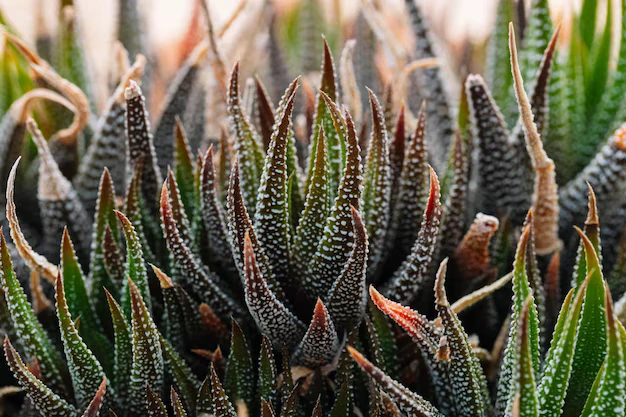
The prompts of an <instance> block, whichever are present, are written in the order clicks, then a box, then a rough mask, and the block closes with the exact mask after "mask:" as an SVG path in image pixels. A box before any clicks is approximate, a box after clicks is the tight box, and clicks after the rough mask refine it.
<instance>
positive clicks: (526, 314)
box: [507, 297, 539, 417]
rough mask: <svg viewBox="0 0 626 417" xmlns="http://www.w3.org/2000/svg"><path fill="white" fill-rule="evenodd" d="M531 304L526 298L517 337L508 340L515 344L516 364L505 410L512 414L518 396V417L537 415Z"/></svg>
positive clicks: (529, 299) (531, 300)
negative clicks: (510, 394) (511, 390)
mask: <svg viewBox="0 0 626 417" xmlns="http://www.w3.org/2000/svg"><path fill="white" fill-rule="evenodd" d="M532 304H533V299H532V297H528V298H527V299H526V301H525V302H524V307H523V308H522V312H521V315H520V323H519V326H518V328H517V335H515V339H514V340H509V343H513V342H515V345H516V346H515V349H516V354H515V357H516V363H515V364H514V366H513V376H512V378H511V380H512V385H513V390H514V395H513V397H512V399H511V402H510V405H509V406H507V409H508V410H511V411H510V412H511V413H512V412H513V409H514V408H515V401H516V400H517V399H518V396H519V408H520V411H519V413H520V414H519V415H520V417H521V416H524V417H533V416H534V417H537V416H538V415H539V407H538V406H539V400H538V398H537V389H536V385H535V369H534V364H533V353H534V352H533V347H532V345H531V337H530V310H531V306H532Z"/></svg>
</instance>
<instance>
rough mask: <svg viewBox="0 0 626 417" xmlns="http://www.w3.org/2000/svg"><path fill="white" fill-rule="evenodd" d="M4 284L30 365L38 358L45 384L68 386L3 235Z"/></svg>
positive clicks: (1, 278)
mask: <svg viewBox="0 0 626 417" xmlns="http://www.w3.org/2000/svg"><path fill="white" fill-rule="evenodd" d="M0 264H1V267H2V269H1V270H0V282H1V283H2V289H3V293H4V297H5V299H6V302H7V307H8V312H9V314H10V317H11V321H12V323H13V329H14V331H15V335H16V336H17V337H18V339H17V340H16V342H18V343H19V346H20V347H21V348H22V349H23V352H24V354H25V355H26V358H27V360H28V361H31V360H33V359H34V358H37V360H38V362H39V366H40V368H41V371H42V375H44V378H43V381H44V382H45V383H47V384H49V385H51V386H52V387H54V388H55V389H59V388H62V387H63V385H64V380H63V373H62V372H63V370H62V368H61V362H60V359H59V357H58V356H57V353H56V351H55V349H54V347H53V345H52V342H51V340H50V339H49V337H48V335H47V334H46V332H45V331H44V329H43V328H42V326H41V324H40V323H39V321H38V320H37V317H36V316H35V313H34V312H33V309H32V308H31V306H30V304H29V303H28V299H27V298H26V294H25V293H24V289H23V288H22V286H21V285H20V282H19V281H18V279H17V275H16V274H15V270H14V269H13V264H12V262H11V256H10V254H9V248H8V246H7V242H6V241H5V240H4V235H3V234H2V233H0Z"/></svg>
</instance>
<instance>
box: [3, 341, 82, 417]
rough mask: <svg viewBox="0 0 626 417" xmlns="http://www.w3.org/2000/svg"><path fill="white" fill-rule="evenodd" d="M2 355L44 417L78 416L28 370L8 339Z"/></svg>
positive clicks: (70, 406)
mask: <svg viewBox="0 0 626 417" xmlns="http://www.w3.org/2000/svg"><path fill="white" fill-rule="evenodd" d="M4 354H5V355H6V360H7V363H8V364H9V366H10V367H11V370H12V371H13V374H14V375H15V378H16V379H17V380H18V382H19V383H20V385H21V386H22V388H23V389H24V390H25V391H26V392H27V394H28V396H29V397H30V399H31V400H32V401H33V403H34V405H35V407H37V410H39V411H40V412H41V413H42V414H43V415H45V416H46V417H48V416H50V417H67V416H78V411H77V410H76V409H75V408H74V407H73V406H72V405H71V404H69V403H68V402H67V401H65V400H64V399H62V398H61V397H59V396H58V395H57V394H55V393H54V392H52V390H51V389H50V388H48V387H46V386H45V385H44V384H43V382H41V381H40V380H39V379H38V378H37V377H36V376H35V375H33V374H32V373H31V371H29V370H28V368H27V367H26V365H24V362H23V361H22V358H20V355H19V354H18V353H17V352H16V351H15V349H14V348H13V346H12V345H11V342H9V339H8V338H6V339H4Z"/></svg>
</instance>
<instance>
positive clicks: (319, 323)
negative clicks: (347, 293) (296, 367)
mask: <svg viewBox="0 0 626 417" xmlns="http://www.w3.org/2000/svg"><path fill="white" fill-rule="evenodd" d="M338 349H339V338H338V337H337V331H336V330H335V326H334V324H333V321H332V319H331V318H330V315H329V314H328V310H327V309H326V306H324V304H323V303H322V301H321V300H320V299H318V300H317V303H316V304H315V311H314V312H313V318H312V319H311V324H309V328H308V329H307V331H306V334H305V335H304V337H303V338H302V341H301V342H300V345H299V346H298V349H297V350H296V351H295V353H294V355H293V358H292V362H294V363H296V364H301V365H304V366H307V367H309V368H312V369H315V368H318V367H320V366H322V365H326V364H328V363H330V362H331V361H332V359H333V358H334V357H335V355H336V354H337V351H338Z"/></svg>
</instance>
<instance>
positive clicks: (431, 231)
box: [385, 168, 442, 304]
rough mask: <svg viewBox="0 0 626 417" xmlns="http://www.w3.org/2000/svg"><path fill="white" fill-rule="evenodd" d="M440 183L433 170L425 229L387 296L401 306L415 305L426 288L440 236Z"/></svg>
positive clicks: (388, 289) (425, 212) (424, 220)
mask: <svg viewBox="0 0 626 417" xmlns="http://www.w3.org/2000/svg"><path fill="white" fill-rule="evenodd" d="M440 197H441V194H440V190H439V180H438V178H437V174H435V171H434V170H433V169H432V168H430V193H429V197H428V203H427V205H426V208H425V210H424V218H423V220H422V226H421V228H420V230H419V233H418V235H417V239H416V240H415V243H414V244H413V247H412V249H411V253H410V255H409V256H408V258H407V259H406V260H405V261H404V262H403V263H402V266H401V267H400V269H398V270H397V271H396V272H395V273H394V275H393V277H392V279H391V281H390V282H389V284H388V286H387V288H386V289H385V293H386V295H387V296H388V297H390V298H393V299H395V300H399V302H400V303H405V304H408V303H410V302H412V301H413V300H414V299H415V298H416V297H417V296H418V295H419V293H420V291H421V290H424V289H425V288H424V287H427V284H425V283H427V282H428V281H427V280H428V279H429V277H428V273H429V272H430V263H431V260H432V255H433V251H434V250H435V244H436V242H437V235H438V234H439V224H440V222H441V215H442V212H441V202H440ZM431 282H432V281H431Z"/></svg>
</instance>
